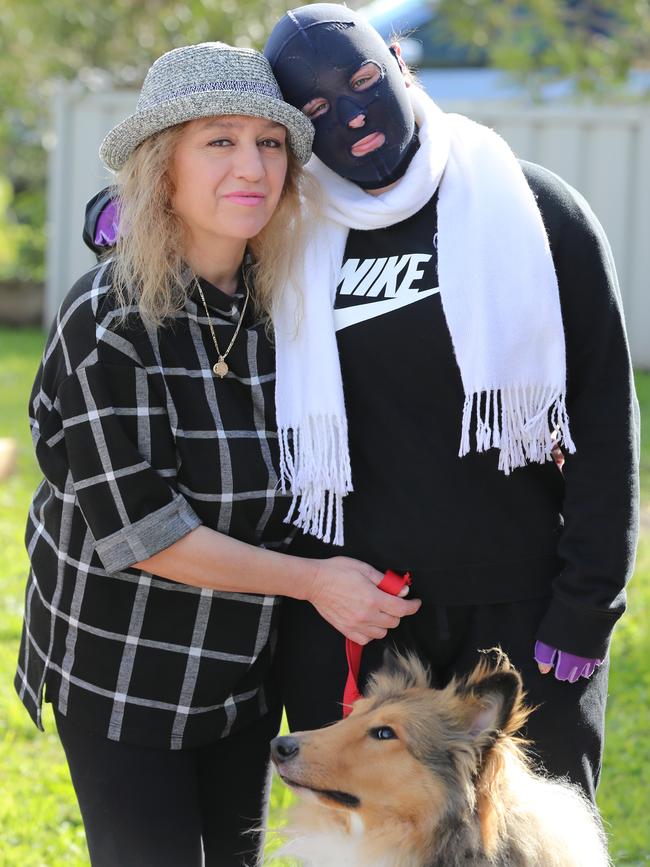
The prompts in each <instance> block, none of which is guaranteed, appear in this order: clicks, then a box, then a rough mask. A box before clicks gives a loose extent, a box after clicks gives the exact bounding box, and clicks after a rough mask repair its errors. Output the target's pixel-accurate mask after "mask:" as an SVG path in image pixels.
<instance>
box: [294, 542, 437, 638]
mask: <svg viewBox="0 0 650 867" xmlns="http://www.w3.org/2000/svg"><path fill="white" fill-rule="evenodd" d="M383 577H384V576H383V575H382V573H381V572H378V571H377V570H376V569H373V567H372V566H369V565H368V564H367V563H362V562H361V561H360V560H353V559H352V558H350V557H331V558H329V559H327V560H319V561H318V565H317V567H316V571H315V574H314V580H313V582H312V585H311V587H310V589H309V592H308V594H307V600H308V601H309V602H311V604H312V605H313V606H314V607H315V608H316V610H317V611H318V613H319V614H320V615H321V617H324V618H325V620H327V622H328V623H330V624H331V625H332V626H333V627H334V628H335V629H338V631H339V632H342V633H343V635H345V637H346V638H350V639H351V640H352V641H355V642H356V643H357V644H367V643H368V642H369V641H372V639H374V638H384V637H385V636H386V634H387V632H388V630H389V629H394V628H395V627H396V626H397V625H398V623H399V622H400V619H401V618H402V617H406V616H408V615H410V614H415V612H416V611H417V610H418V608H419V607H420V605H421V604H422V603H421V602H420V600H419V599H401V598H400V597H398V596H392V595H391V594H390V593H385V592H384V591H383V590H379V589H378V588H377V584H379V582H380V581H381V580H382V578H383ZM406 593H408V587H404V589H403V590H402V591H401V593H400V596H404V595H406Z"/></svg>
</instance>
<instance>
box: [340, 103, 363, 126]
mask: <svg viewBox="0 0 650 867" xmlns="http://www.w3.org/2000/svg"><path fill="white" fill-rule="evenodd" d="M336 110H337V114H338V118H339V122H340V123H342V124H344V125H345V126H348V125H349V123H350V121H351V120H354V119H355V118H357V117H359V116H361V117H363V120H364V122H365V120H366V110H365V108H364V106H362V105H360V104H359V103H358V102H357V101H356V100H355V99H351V98H350V97H349V96H342V97H340V98H339V100H338V101H337V103H336Z"/></svg>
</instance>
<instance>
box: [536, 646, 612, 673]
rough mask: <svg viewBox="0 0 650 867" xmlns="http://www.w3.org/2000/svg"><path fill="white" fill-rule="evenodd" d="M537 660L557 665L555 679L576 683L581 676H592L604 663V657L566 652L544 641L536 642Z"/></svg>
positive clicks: (545, 663)
mask: <svg viewBox="0 0 650 867" xmlns="http://www.w3.org/2000/svg"><path fill="white" fill-rule="evenodd" d="M535 662H541V663H542V665H555V679H556V680H568V681H569V683H575V682H576V680H578V678H579V677H591V675H592V674H593V673H594V671H595V670H596V668H597V667H598V666H599V665H602V664H603V661H602V659H592V658H589V657H587V656H576V655H575V654H573V653H566V652H565V651H564V650H558V649H557V648H556V647H551V646H550V644H544V642H543V641H536V642H535Z"/></svg>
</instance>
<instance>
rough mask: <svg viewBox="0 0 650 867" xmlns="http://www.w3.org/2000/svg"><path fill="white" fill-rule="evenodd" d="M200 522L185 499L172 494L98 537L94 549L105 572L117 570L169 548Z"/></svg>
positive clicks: (119, 570)
mask: <svg viewBox="0 0 650 867" xmlns="http://www.w3.org/2000/svg"><path fill="white" fill-rule="evenodd" d="M200 523H201V519H200V518H199V517H198V516H197V515H196V513H195V512H194V510H193V509H192V508H191V506H190V505H189V503H188V502H187V500H186V499H185V498H184V497H182V496H181V495H180V494H176V495H175V497H174V499H173V500H172V501H171V502H170V503H167V505H165V506H163V507H162V508H161V509H158V510H157V511H155V512H152V513H151V514H149V515H146V516H145V517H144V518H142V519H141V520H139V521H136V522H135V524H130V525H129V526H127V527H123V528H122V529H121V530H118V531H117V532H116V533H113V534H112V535H111V536H107V537H106V538H104V539H101V540H99V541H98V542H97V543H96V545H95V550H96V551H97V553H98V554H99V556H100V558H101V561H102V563H103V564H104V568H105V569H106V571H107V572H121V571H122V569H126V568H127V567H129V566H132V565H133V564H134V563H139V562H140V561H141V560H148V559H149V557H153V555H154V554H157V553H158V552H159V551H163V550H164V549H165V548H169V546H170V545H173V544H174V542H178V540H179V539H182V538H183V536H187V534H188V533H190V532H191V531H192V530H195V529H196V528H197V527H198V526H199V525H200Z"/></svg>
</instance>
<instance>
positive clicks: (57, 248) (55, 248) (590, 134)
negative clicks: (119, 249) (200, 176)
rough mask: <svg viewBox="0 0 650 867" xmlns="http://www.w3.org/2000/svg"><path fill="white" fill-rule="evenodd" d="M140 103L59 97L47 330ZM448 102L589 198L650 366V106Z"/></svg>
mask: <svg viewBox="0 0 650 867" xmlns="http://www.w3.org/2000/svg"><path fill="white" fill-rule="evenodd" d="M136 100H137V93H135V92H131V91H118V92H102V93H91V92H88V91H87V90H85V89H84V88H83V87H81V86H80V85H78V84H72V85H63V86H61V89H60V90H59V92H58V94H57V97H56V104H55V107H54V108H55V118H56V146H55V148H54V150H53V151H52V152H51V159H50V171H49V194H48V224H49V231H48V261H47V284H46V303H45V318H46V324H47V325H49V323H50V321H51V320H52V318H53V316H54V315H55V313H56V309H57V307H58V305H59V303H60V302H61V300H62V298H63V297H64V296H65V294H66V292H67V291H68V289H69V288H70V287H71V286H72V285H73V283H74V282H75V280H76V279H77V278H78V277H80V276H81V274H83V273H84V271H86V270H88V268H89V267H91V266H92V265H93V264H94V262H95V258H94V256H93V255H92V253H90V251H89V250H88V249H87V248H86V247H85V246H84V244H83V242H82V240H81V230H82V225H83V217H84V207H85V203H86V201H87V200H88V199H89V198H90V197H91V196H92V195H93V194H94V193H96V192H97V191H98V190H99V189H100V188H101V187H103V186H106V185H107V184H108V183H109V182H110V175H109V173H108V172H107V171H106V169H104V168H103V166H102V165H101V163H100V161H99V158H98V156H97V151H98V148H99V144H100V142H101V140H102V138H103V137H104V135H105V134H106V132H108V130H109V129H111V127H113V126H114V125H115V124H116V123H117V122H119V121H120V120H122V119H123V118H124V117H126V116H127V115H128V114H130V113H131V112H133V110H134V109H135V103H136ZM441 105H442V107H443V108H444V109H446V110H449V111H460V112H461V113H463V114H466V115H468V116H469V117H472V118H474V119H475V120H477V121H480V122H481V123H485V124H487V125H488V126H490V127H493V128H494V129H496V130H497V131H498V132H499V133H500V134H501V135H502V136H503V137H504V138H505V139H506V140H507V141H508V142H509V144H510V146H511V147H512V148H513V150H514V151H515V153H516V154H517V156H519V157H521V158H523V159H527V160H531V161H533V162H537V163H540V164H541V165H544V166H546V167H547V168H549V169H551V170H552V171H554V172H556V173H557V174H559V175H561V176H562V177H563V178H564V179H565V180H567V181H568V182H569V183H570V184H572V185H573V186H574V187H576V188H577V189H578V190H579V191H580V192H581V193H582V194H583V195H584V196H585V197H586V198H587V200H588V201H589V203H590V204H591V206H592V208H593V209H594V211H595V213H596V215H597V216H598V217H599V219H600V221H601V222H602V224H603V226H604V228H605V231H606V232H607V235H608V237H609V240H610V242H611V245H612V249H613V251H614V257H615V260H616V265H617V269H618V274H619V281H620V285H621V293H622V296H623V305H624V309H625V316H626V321H627V328H628V334H629V338H630V346H631V349H632V356H633V360H634V363H635V365H636V366H637V367H643V368H646V369H650V291H649V289H650V286H649V280H648V275H649V274H650V106H648V105H645V106H643V105H638V106H599V107H597V108H580V107H539V108H526V107H518V106H516V105H512V104H495V103H487V102H477V103H472V102H464V103H454V104H445V103H441ZM585 314H586V315H588V311H585Z"/></svg>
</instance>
